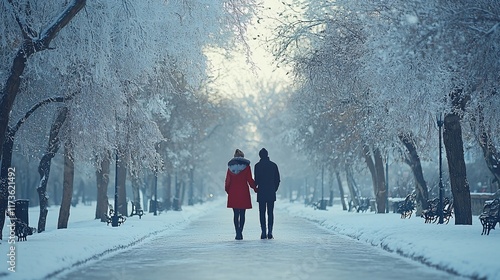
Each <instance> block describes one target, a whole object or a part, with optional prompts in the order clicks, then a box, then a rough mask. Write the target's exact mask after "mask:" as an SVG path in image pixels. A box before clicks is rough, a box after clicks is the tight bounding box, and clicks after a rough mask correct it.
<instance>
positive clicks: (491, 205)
mask: <svg viewBox="0 0 500 280" xmlns="http://www.w3.org/2000/svg"><path fill="white" fill-rule="evenodd" d="M499 206H500V201H499V199H498V198H495V199H494V200H488V201H486V202H485V203H484V207H483V213H481V215H479V220H480V221H481V224H482V225H483V231H482V232H481V235H489V234H490V230H492V229H495V226H496V224H497V223H498V222H500V216H499V211H498V208H499Z"/></svg>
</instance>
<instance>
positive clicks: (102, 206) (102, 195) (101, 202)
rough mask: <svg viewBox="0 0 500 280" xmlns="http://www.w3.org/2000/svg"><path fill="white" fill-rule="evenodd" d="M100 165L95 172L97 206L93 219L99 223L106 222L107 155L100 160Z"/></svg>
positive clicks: (108, 165)
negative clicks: (99, 221) (98, 220)
mask: <svg viewBox="0 0 500 280" xmlns="http://www.w3.org/2000/svg"><path fill="white" fill-rule="evenodd" d="M100 165H101V168H100V169H99V170H96V172H95V175H96V180H97V204H96V209H95V218H96V219H100V220H101V222H106V221H107V220H108V219H107V214H108V205H109V201H108V184H109V170H110V165H111V163H110V158H109V154H107V155H106V156H105V157H104V158H103V159H102V161H101V164H100Z"/></svg>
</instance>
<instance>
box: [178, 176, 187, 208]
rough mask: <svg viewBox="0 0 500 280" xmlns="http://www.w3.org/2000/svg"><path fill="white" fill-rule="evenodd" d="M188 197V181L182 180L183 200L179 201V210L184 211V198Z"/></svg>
mask: <svg viewBox="0 0 500 280" xmlns="http://www.w3.org/2000/svg"><path fill="white" fill-rule="evenodd" d="M185 196H186V180H182V183H181V199H180V200H179V208H180V209H182V204H183V203H184V198H185Z"/></svg>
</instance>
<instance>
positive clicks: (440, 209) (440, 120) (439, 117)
mask: <svg viewBox="0 0 500 280" xmlns="http://www.w3.org/2000/svg"><path fill="white" fill-rule="evenodd" d="M436 122H437V125H438V128H439V205H438V215H439V223H440V224H442V223H443V172H442V171H443V164H442V162H443V158H442V149H443V148H442V145H441V142H442V141H441V135H442V134H441V128H442V127H443V124H444V121H443V115H442V114H441V113H439V114H438V115H437V116H436Z"/></svg>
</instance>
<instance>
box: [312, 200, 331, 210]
mask: <svg viewBox="0 0 500 280" xmlns="http://www.w3.org/2000/svg"><path fill="white" fill-rule="evenodd" d="M327 204H328V199H320V200H318V201H317V202H315V203H313V205H312V206H313V207H314V210H318V209H319V210H326V205H327Z"/></svg>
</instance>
